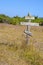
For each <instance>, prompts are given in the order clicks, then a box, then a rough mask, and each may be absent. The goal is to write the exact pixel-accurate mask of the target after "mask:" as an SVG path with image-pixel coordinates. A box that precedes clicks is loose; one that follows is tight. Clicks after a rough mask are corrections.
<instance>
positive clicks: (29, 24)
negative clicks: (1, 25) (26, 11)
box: [20, 22, 39, 26]
mask: <svg viewBox="0 0 43 65" xmlns="http://www.w3.org/2000/svg"><path fill="white" fill-rule="evenodd" d="M20 24H21V25H28V26H39V23H31V22H21V23H20Z"/></svg>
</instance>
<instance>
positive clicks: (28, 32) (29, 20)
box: [20, 15, 39, 43]
mask: <svg viewBox="0 0 43 65" xmlns="http://www.w3.org/2000/svg"><path fill="white" fill-rule="evenodd" d="M25 19H27V20H28V22H21V23H20V24H21V25H26V26H27V29H26V30H25V31H24V33H25V34H26V43H29V42H28V40H29V39H28V36H32V33H31V32H30V26H39V23H32V22H31V20H33V19H34V17H32V16H30V15H29V16H26V17H25Z"/></svg>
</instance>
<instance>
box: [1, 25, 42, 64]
mask: <svg viewBox="0 0 43 65" xmlns="http://www.w3.org/2000/svg"><path fill="white" fill-rule="evenodd" d="M25 29H26V26H20V25H9V24H0V65H43V26H39V27H31V32H32V37H30V38H29V43H28V45H27V44H26V35H25V34H24V33H23V32H24V30H25Z"/></svg>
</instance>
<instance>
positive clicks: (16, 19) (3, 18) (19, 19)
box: [0, 13, 43, 25]
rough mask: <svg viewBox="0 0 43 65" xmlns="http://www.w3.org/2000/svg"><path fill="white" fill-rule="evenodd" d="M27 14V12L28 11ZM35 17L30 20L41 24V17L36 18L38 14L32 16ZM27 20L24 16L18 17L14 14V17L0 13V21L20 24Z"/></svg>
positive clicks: (42, 21)
mask: <svg viewBox="0 0 43 65" xmlns="http://www.w3.org/2000/svg"><path fill="white" fill-rule="evenodd" d="M28 16H29V13H28ZM34 17H35V19H34V20H32V22H37V23H41V24H43V18H38V16H34ZM24 21H25V22H27V21H28V20H25V16H24V17H19V16H14V17H9V16H6V15H4V14H0V23H8V24H13V25H16V24H20V22H24Z"/></svg>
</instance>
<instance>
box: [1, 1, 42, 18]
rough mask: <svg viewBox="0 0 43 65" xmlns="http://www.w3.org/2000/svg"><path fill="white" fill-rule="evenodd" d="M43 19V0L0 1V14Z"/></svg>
mask: <svg viewBox="0 0 43 65" xmlns="http://www.w3.org/2000/svg"><path fill="white" fill-rule="evenodd" d="M28 12H29V13H30V14H31V15H35V16H39V17H43V0H0V14H6V15H8V16H10V17H12V16H16V15H18V16H26V15H27V14H28Z"/></svg>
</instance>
